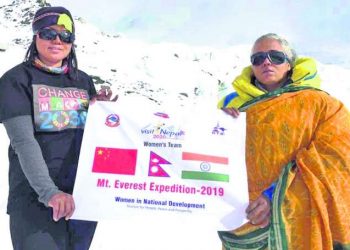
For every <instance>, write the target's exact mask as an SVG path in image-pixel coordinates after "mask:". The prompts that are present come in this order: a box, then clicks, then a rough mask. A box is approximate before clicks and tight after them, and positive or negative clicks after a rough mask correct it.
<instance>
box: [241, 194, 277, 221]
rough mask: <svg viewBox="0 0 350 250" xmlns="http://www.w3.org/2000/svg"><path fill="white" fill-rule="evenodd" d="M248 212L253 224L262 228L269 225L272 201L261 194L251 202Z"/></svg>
mask: <svg viewBox="0 0 350 250" xmlns="http://www.w3.org/2000/svg"><path fill="white" fill-rule="evenodd" d="M246 213H247V219H248V220H249V222H250V223H251V224H253V225H254V226H259V227H261V228H264V227H267V226H268V225H269V224H270V217H271V204H270V201H269V200H268V198H267V197H265V196H264V195H260V196H259V197H258V199H256V200H254V201H251V202H250V203H249V205H248V207H247V209H246Z"/></svg>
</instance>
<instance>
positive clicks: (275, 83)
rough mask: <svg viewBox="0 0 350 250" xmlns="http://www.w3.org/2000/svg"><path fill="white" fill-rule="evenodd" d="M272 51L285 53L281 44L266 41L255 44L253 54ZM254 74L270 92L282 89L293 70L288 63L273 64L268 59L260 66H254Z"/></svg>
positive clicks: (269, 40)
mask: <svg viewBox="0 0 350 250" xmlns="http://www.w3.org/2000/svg"><path fill="white" fill-rule="evenodd" d="M270 50H277V51H281V52H283V48H282V46H281V44H280V43H279V42H278V41H276V40H274V39H264V40H262V41H260V42H258V43H256V44H255V46H254V47H253V51H252V54H255V53H257V52H267V51H270ZM252 69H253V73H254V76H255V77H256V79H258V81H259V82H260V83H262V84H264V86H265V88H266V89H267V90H268V91H272V90H275V89H277V88H279V87H280V84H281V83H283V82H284V81H285V80H286V78H287V74H288V71H289V70H290V69H291V66H290V64H289V63H288V61H285V62H283V63H282V64H273V63H271V62H270V60H269V59H268V58H266V59H265V60H264V62H263V63H262V64H260V65H256V66H254V65H252Z"/></svg>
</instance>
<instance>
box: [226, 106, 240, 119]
mask: <svg viewBox="0 0 350 250" xmlns="http://www.w3.org/2000/svg"><path fill="white" fill-rule="evenodd" d="M222 110H223V111H224V112H225V113H226V114H228V115H230V116H232V117H233V118H237V117H238V116H239V111H238V109H236V108H222Z"/></svg>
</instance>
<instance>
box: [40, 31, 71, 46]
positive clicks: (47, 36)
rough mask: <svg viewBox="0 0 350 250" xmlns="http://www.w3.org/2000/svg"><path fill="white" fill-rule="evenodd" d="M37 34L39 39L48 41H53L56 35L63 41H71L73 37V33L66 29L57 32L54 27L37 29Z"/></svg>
mask: <svg viewBox="0 0 350 250" xmlns="http://www.w3.org/2000/svg"><path fill="white" fill-rule="evenodd" d="M38 35H39V37H40V38H41V39H43V40H48V41H53V40H55V39H56V38H57V36H58V37H59V38H60V40H61V41H62V42H64V43H73V42H74V39H75V37H74V34H73V33H70V32H69V31H67V30H63V31H60V32H58V31H56V30H54V29H42V30H39V31H38Z"/></svg>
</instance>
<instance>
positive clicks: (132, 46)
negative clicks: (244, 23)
mask: <svg viewBox="0 0 350 250" xmlns="http://www.w3.org/2000/svg"><path fill="white" fill-rule="evenodd" d="M1 1H2V4H0V33H1V34H4V33H6V38H4V36H1V37H0V58H1V64H0V75H2V74H3V73H4V72H6V71H7V70H8V69H10V68H11V67H13V66H14V65H16V64H18V63H19V62H21V61H22V60H23V58H24V55H25V51H26V48H27V46H28V44H29V42H30V39H31V28H30V25H29V24H28V23H25V22H24V23H21V22H20V20H24V19H26V18H27V15H26V13H27V14H28V11H33V10H36V9H37V8H38V5H37V4H38V3H37V1H34V0H15V1H12V0H1ZM8 10H12V12H8ZM6 13H11V15H8V14H6ZM75 22H76V30H77V41H76V44H77V56H78V62H79V67H80V68H81V69H82V70H84V71H86V72H87V73H89V74H91V75H93V76H95V77H96V78H95V79H100V81H99V82H96V86H97V89H98V88H99V84H101V83H102V84H104V85H110V86H111V88H112V90H113V91H114V93H118V94H119V95H121V96H123V95H134V96H137V97H138V98H139V99H140V100H142V101H144V100H148V101H150V102H156V103H158V104H171V103H176V104H177V105H190V104H193V103H195V102H196V101H197V100H199V99H203V98H206V97H213V96H216V95H217V90H218V87H219V86H218V84H219V83H222V82H224V83H226V84H227V86H228V87H229V86H230V83H231V81H232V79H233V78H234V77H235V76H236V75H237V74H238V73H239V72H240V71H241V70H242V69H243V67H244V66H246V65H248V63H249V58H248V55H249V52H250V46H247V45H241V46H234V47H230V48H227V49H217V48H215V49H214V48H210V47H191V46H187V45H184V44H172V43H159V44H147V43H144V42H141V41H137V40H132V39H126V38H124V37H123V36H122V35H114V36H112V35H109V34H105V33H103V32H101V31H99V30H98V29H97V28H95V26H93V25H92V24H89V23H86V22H85V21H83V20H82V19H80V18H79V19H76V20H75ZM1 47H3V48H4V50H5V51H3V50H1ZM333 49H334V48H333ZM318 69H319V72H320V75H321V78H322V79H323V83H322V88H323V89H324V90H326V91H327V92H328V93H330V94H331V95H334V96H335V97H337V98H339V99H340V100H342V101H343V102H345V104H346V105H347V106H348V107H350V100H349V99H350V98H349V96H350V95H349V94H350V85H349V84H348V79H349V76H350V70H349V69H346V68H344V67H343V66H342V65H325V64H321V63H319V65H318ZM229 88H230V87H229ZM135 105H137V104H135ZM0 138H1V139H0V166H1V167H0V222H1V223H0V235H1V248H2V249H12V245H11V241H10V235H9V231H8V228H9V226H8V224H9V223H8V216H7V214H6V203H7V193H8V179H7V176H8V160H7V148H8V144H9V140H8V138H7V135H6V133H5V131H4V128H3V126H0ZM115 226H116V225H115V223H113V222H110V221H103V222H101V223H100V224H99V226H98V228H97V232H96V235H95V238H94V240H93V243H92V247H91V249H99V250H100V249H112V248H111V246H113V245H114V244H115V240H116V238H115V236H114V234H113V231H114V229H113V228H114V227H115ZM137 231H138V232H140V231H139V230H137ZM141 233H142V232H141ZM174 233H175V231H174ZM184 237H185V236H184ZM187 237H188V238H187V239H186V240H190V236H187ZM131 240H132V239H131ZM113 242H114V243H113ZM121 250H123V249H121ZM184 250H185V249H184ZM201 250H202V249H201Z"/></svg>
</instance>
